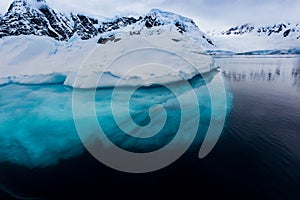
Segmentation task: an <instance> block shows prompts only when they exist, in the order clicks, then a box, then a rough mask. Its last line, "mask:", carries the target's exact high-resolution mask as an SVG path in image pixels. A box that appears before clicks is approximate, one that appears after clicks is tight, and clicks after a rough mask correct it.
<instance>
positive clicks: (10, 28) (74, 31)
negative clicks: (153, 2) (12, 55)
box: [0, 0, 214, 47]
mask: <svg viewBox="0 0 300 200" xmlns="http://www.w3.org/2000/svg"><path fill="white" fill-rule="evenodd" d="M99 21H100V22H99ZM127 26H131V32H132V33H134V32H140V31H141V30H142V29H144V28H147V29H151V28H152V27H160V28H161V29H165V28H166V27H168V28H169V29H172V30H177V31H178V32H180V33H182V34H185V35H187V36H191V37H193V38H194V39H195V40H197V41H199V42H200V43H202V45H204V46H205V47H210V46H214V44H213V41H212V40H211V39H209V38H208V37H207V36H206V35H205V34H204V33H203V32H201V31H200V30H199V28H198V27H197V25H196V24H195V23H194V22H193V20H191V19H188V18H185V17H183V16H180V15H177V14H174V13H170V12H164V11H161V10H158V9H153V10H151V11H150V12H149V13H148V14H146V15H143V16H139V17H137V18H134V17H129V16H117V17H115V18H113V19H105V20H99V19H94V18H91V17H89V16H85V15H82V14H74V13H71V14H70V15H67V14H64V13H59V12H56V11H55V10H54V9H52V8H50V7H49V6H48V5H47V3H46V1H45V0H14V1H13V2H12V4H11V5H10V7H9V9H8V11H7V12H6V13H5V14H4V16H3V19H2V20H1V21H0V38H2V37H5V36H18V35H37V36H48V37H52V38H54V39H56V40H59V41H68V40H69V39H70V38H71V37H72V36H73V35H78V36H79V37H80V38H81V39H83V40H87V39H90V38H93V37H95V36H97V35H98V34H100V35H101V34H103V35H106V33H109V34H110V35H111V34H113V33H115V32H116V31H117V30H120V29H122V28H125V27H127ZM127 30H128V29H127ZM100 38H101V37H100ZM201 40H203V41H201ZM100 42H101V40H100Z"/></svg>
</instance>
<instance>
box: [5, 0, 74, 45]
mask: <svg viewBox="0 0 300 200" xmlns="http://www.w3.org/2000/svg"><path fill="white" fill-rule="evenodd" d="M72 34H73V30H72V25H71V22H70V21H69V20H68V18H67V17H66V16H64V15H63V14H59V13H56V12H55V11H54V10H53V9H51V8H49V7H48V6H47V5H46V2H45V1H34V2H32V4H29V3H28V1H26V0H15V1H13V3H12V4H11V5H10V7H9V9H8V11H7V13H5V15H4V16H3V19H2V20H1V22H0V38H1V37H4V36H18V35H38V36H42V35H46V36H50V37H53V38H55V39H57V40H67V39H69V38H70V37H71V36H72Z"/></svg>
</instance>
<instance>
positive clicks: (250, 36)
mask: <svg viewBox="0 0 300 200" xmlns="http://www.w3.org/2000/svg"><path fill="white" fill-rule="evenodd" d="M207 34H208V35H210V36H211V37H212V38H213V39H214V41H215V43H216V45H217V49H218V50H217V51H215V50H212V51H210V53H216V54H220V53H225V54H228V53H232V52H235V53H238V54H249V55H251V54H295V53H299V52H300V23H278V24H274V25H253V24H250V23H248V24H243V25H239V26H235V27H232V28H229V29H227V30H225V31H214V30H213V31H208V32H207ZM220 49H221V50H223V51H219V50H220ZM226 51H227V52H226Z"/></svg>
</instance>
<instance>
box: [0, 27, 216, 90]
mask: <svg viewBox="0 0 300 200" xmlns="http://www.w3.org/2000/svg"><path fill="white" fill-rule="evenodd" d="M126 28H127V27H126ZM115 38H116V39H120V40H119V41H118V40H115V41H108V42H107V43H106V44H97V39H98V37H97V38H93V39H90V40H88V41H82V40H80V39H79V38H77V36H74V37H73V38H71V40H70V41H69V42H58V41H56V40H54V39H50V38H48V37H37V36H18V37H5V38H3V39H1V40H0V60H1V63H0V85H1V84H7V83H10V82H14V83H21V84H48V83H62V82H64V84H65V85H68V86H72V87H76V88H94V87H109V86H114V85H116V84H117V82H118V81H120V80H121V82H120V84H121V85H130V86H137V85H152V84H164V83H169V82H174V81H180V80H183V79H185V80H188V79H191V78H192V77H194V76H195V75H197V74H199V72H200V73H205V72H209V71H210V70H212V68H213V67H214V65H213V59H212V58H211V57H210V56H208V55H205V54H204V53H203V49H202V48H201V47H200V44H199V43H197V42H195V40H193V39H191V38H190V37H187V36H185V35H183V34H180V33H179V32H176V31H169V30H163V29H160V28H157V29H155V28H152V29H149V30H148V29H145V30H140V34H139V35H131V34H130V31H128V30H127V29H124V30H123V31H119V32H118V33H115ZM88 55H89V57H88ZM120 55H123V56H121V58H119V59H121V60H118V57H120ZM87 57H88V58H89V59H88V60H85V59H86V58H87ZM116 59H117V60H116ZM114 60H116V62H113V61H114ZM112 62H113V63H112ZM110 64H111V65H110ZM80 66H81V67H80ZM138 66H139V67H138ZM143 66H144V67H143ZM145 66H146V67H145ZM136 67H138V68H137V69H135V68H136ZM143 68H144V69H143ZM127 72H130V73H128V74H126V73H127ZM101 75H103V77H102V78H103V79H101V81H100V82H99V83H98V82H97V81H98V79H99V78H100V77H101Z"/></svg>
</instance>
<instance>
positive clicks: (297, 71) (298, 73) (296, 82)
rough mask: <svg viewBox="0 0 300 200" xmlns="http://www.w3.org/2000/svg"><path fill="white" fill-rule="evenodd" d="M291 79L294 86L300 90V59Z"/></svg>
mask: <svg viewBox="0 0 300 200" xmlns="http://www.w3.org/2000/svg"><path fill="white" fill-rule="evenodd" d="M291 79H292V80H293V86H295V87H297V88H298V90H300V80H299V79H300V59H298V62H297V65H296V66H295V67H294V68H293V69H292V75H291Z"/></svg>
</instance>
